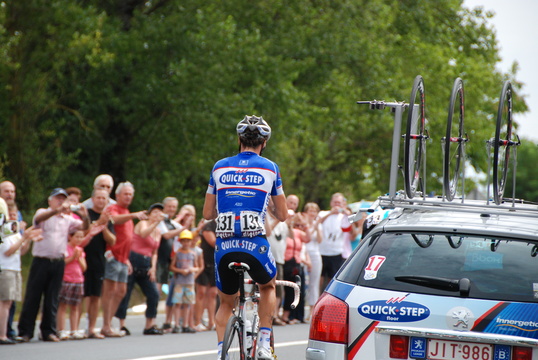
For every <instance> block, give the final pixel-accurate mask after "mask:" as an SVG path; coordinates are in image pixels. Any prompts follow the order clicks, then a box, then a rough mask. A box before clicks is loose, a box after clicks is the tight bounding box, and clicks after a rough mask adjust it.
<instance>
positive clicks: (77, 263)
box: [56, 230, 86, 340]
mask: <svg viewBox="0 0 538 360" xmlns="http://www.w3.org/2000/svg"><path fill="white" fill-rule="evenodd" d="M68 238H69V242H68V244H67V252H66V254H65V255H66V256H65V270H64V278H63V283H62V289H61V290H60V297H59V305H58V315H57V322H56V327H57V328H58V333H59V338H60V340H67V339H84V335H83V334H80V333H79V332H78V322H79V314H78V312H79V308H80V303H81V301H82V298H83V296H84V271H86V258H85V254H84V250H83V249H82V247H80V244H81V243H82V241H83V240H84V232H83V231H82V230H77V231H75V232H73V233H72V234H69V236H68ZM67 307H69V311H70V312H69V322H70V324H71V334H69V331H66V330H64V327H65V314H66V312H67Z"/></svg>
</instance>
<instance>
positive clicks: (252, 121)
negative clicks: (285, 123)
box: [236, 115, 271, 140]
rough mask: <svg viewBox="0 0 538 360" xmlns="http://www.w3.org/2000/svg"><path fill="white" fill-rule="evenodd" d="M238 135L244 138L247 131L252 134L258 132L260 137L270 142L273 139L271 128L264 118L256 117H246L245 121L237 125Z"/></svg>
mask: <svg viewBox="0 0 538 360" xmlns="http://www.w3.org/2000/svg"><path fill="white" fill-rule="evenodd" d="M236 129H237V135H239V136H242V135H243V134H245V131H247V129H248V130H249V131H251V132H258V134H259V135H258V136H259V137H261V138H264V139H265V140H269V139H270V138H271V127H270V126H269V124H267V122H266V121H265V120H263V117H261V116H259V117H258V116H256V115H252V116H249V115H246V116H245V118H244V119H243V120H241V121H240V122H239V123H238V124H237V128H236Z"/></svg>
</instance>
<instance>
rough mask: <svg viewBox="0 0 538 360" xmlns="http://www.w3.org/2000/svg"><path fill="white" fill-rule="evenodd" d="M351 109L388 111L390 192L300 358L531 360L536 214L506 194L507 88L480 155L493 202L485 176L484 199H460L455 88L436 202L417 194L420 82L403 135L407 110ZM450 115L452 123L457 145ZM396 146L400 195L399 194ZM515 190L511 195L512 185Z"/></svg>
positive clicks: (323, 300) (535, 342)
mask: <svg viewBox="0 0 538 360" xmlns="http://www.w3.org/2000/svg"><path fill="white" fill-rule="evenodd" d="M415 99H420V101H421V102H420V105H418V106H417V105H414V100H415ZM358 103H363V104H369V105H370V109H383V108H385V107H391V108H392V110H393V113H395V130H394V136H393V139H394V141H395V146H394V145H393V154H392V165H391V166H392V168H391V180H390V187H391V188H390V189H389V193H388V195H387V196H382V197H380V198H379V199H378V200H379V201H378V202H377V203H376V209H372V211H375V212H373V214H372V215H371V218H370V219H369V220H368V219H367V221H365V224H370V225H374V226H368V229H367V230H368V232H367V234H366V235H365V236H363V240H362V241H361V243H360V244H359V246H358V247H357V249H356V250H355V251H354V252H353V253H352V254H351V256H350V257H349V258H348V259H347V260H346V262H345V263H344V264H343V265H342V267H341V268H340V270H339V271H338V273H337V274H336V275H335V277H334V278H333V279H332V281H331V282H330V283H329V285H328V286H327V288H326V289H325V291H324V292H323V294H322V295H321V297H320V298H319V300H318V302H317V303H316V305H315V306H314V307H313V309H312V312H311V324H310V333H309V340H308V345H307V349H306V359H308V360H353V359H355V360H357V359H360V360H365V359H368V360H391V359H417V360H453V359H456V360H538V256H537V255H538V221H537V219H538V205H537V204H533V203H529V202H525V201H522V200H515V196H512V198H510V199H507V198H505V197H504V196H503V192H504V188H505V185H506V179H507V174H508V169H509V166H510V160H511V152H512V151H513V152H515V149H516V147H517V145H519V143H520V142H519V138H517V137H514V135H513V133H512V128H511V127H512V122H511V113H512V111H511V106H512V90H511V86H510V83H509V82H505V84H504V86H503V90H502V92H501V97H500V100H499V112H498V117H497V127H496V132H495V137H494V138H492V139H491V140H489V141H488V151H490V147H492V148H494V150H493V154H494V155H493V161H492V162H493V199H491V198H490V196H489V195H490V193H489V185H490V184H489V177H488V194H487V196H486V200H469V199H465V197H464V196H463V195H460V196H458V195H457V193H458V192H461V193H464V190H463V183H464V181H463V177H464V174H463V176H462V177H460V174H461V173H462V169H464V168H465V164H464V163H463V164H461V163H460V161H461V160H462V159H464V158H465V155H464V151H463V148H464V146H465V142H466V141H467V139H466V138H464V137H463V135H462V134H464V131H463V113H464V111H463V82H462V81H461V79H459V78H458V79H456V81H455V83H454V87H453V91H452V96H451V102H450V106H449V110H454V111H451V112H449V119H448V124H447V136H446V137H445V138H443V141H444V142H443V146H445V145H446V148H445V151H444V171H443V173H444V174H443V196H439V197H426V196H425V195H424V194H425V193H427V192H426V191H425V185H424V184H425V176H422V175H421V174H422V170H421V169H420V165H421V161H424V167H425V160H424V159H425V157H424V156H422V155H425V151H423V150H424V149H423V147H424V146H425V145H424V144H425V139H427V138H428V135H427V132H426V131H424V124H425V122H424V113H425V111H424V84H423V81H422V78H421V77H420V76H417V78H416V79H415V83H414V85H413V91H412V96H411V101H410V105H409V106H408V107H409V109H410V110H409V112H410V113H409V116H408V126H407V130H406V134H405V135H403V136H401V134H400V132H399V129H400V125H399V122H400V121H401V113H402V111H403V109H404V108H405V107H406V106H407V105H406V104H403V103H385V102H380V101H376V100H374V101H370V102H358ZM412 109H416V110H418V111H417V112H416V113H415V114H412ZM417 113H418V115H417ZM453 113H458V115H459V120H458V121H457V122H456V124H458V126H459V128H458V129H457V130H458V131H457V132H456V133H457V134H456V135H455V136H452V135H451V134H452V133H451V131H454V127H453V126H452V125H451V123H452V115H454V114H453ZM417 116H418V118H417ZM409 124H411V125H409ZM417 124H418V125H417ZM397 125H398V126H397ZM417 129H418V130H417ZM402 137H403V138H404V141H405V144H404V145H405V146H404V148H405V152H406V153H405V154H404V158H405V160H406V162H405V164H406V165H404V167H403V172H404V177H405V183H404V188H405V191H399V192H395V191H394V189H395V186H396V181H395V178H396V175H397V172H398V167H397V161H398V159H399V157H398V153H397V151H398V149H399V143H398V142H397V141H399V139H400V138H402ZM413 142H414V143H413ZM409 149H411V150H409ZM395 150H396V152H395ZM514 157H515V156H514ZM488 159H489V158H488ZM514 164H515V162H514ZM424 172H425V170H424ZM513 173H514V174H515V173H516V168H515V165H514V168H513ZM393 175H394V176H393ZM488 176H489V175H488ZM460 182H461V184H462V185H461V190H459V189H460V188H459V184H460ZM513 182H514V184H513V186H514V188H513V193H515V190H514V189H515V177H514V181H513ZM419 187H422V189H420V190H422V191H419ZM380 209H381V210H380ZM356 217H357V218H362V215H361V216H356ZM351 220H353V219H351Z"/></svg>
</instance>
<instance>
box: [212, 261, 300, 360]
mask: <svg viewBox="0 0 538 360" xmlns="http://www.w3.org/2000/svg"><path fill="white" fill-rule="evenodd" d="M228 268H229V269H233V270H234V271H235V272H236V273H237V274H238V276H239V297H238V299H237V305H236V308H234V309H233V315H234V316H236V317H237V318H238V319H239V321H238V322H237V323H236V326H238V327H239V329H238V331H239V332H241V334H242V338H243V341H240V342H239V343H240V347H241V348H240V349H239V351H240V353H241V354H242V355H241V356H240V358H242V359H247V360H254V359H255V358H256V348H257V342H258V330H259V317H258V314H257V304H258V302H259V293H258V292H257V290H256V289H257V284H256V283H255V282H254V281H253V280H252V279H245V271H247V272H248V271H249V270H250V267H249V266H248V264H245V263H236V262H232V263H230V264H228ZM276 283H277V285H283V286H289V287H292V288H293V289H294V301H293V303H292V304H291V307H292V309H294V308H295V307H296V306H297V304H298V303H299V300H300V288H299V286H298V285H297V284H296V283H293V282H291V281H283V280H277V281H276ZM245 284H251V285H253V286H254V287H255V288H254V291H252V292H251V293H253V295H249V296H247V292H246V290H245ZM249 301H252V302H253V304H254V305H255V306H254V310H255V311H254V317H253V319H252V320H253V321H252V333H251V335H250V336H251V337H252V344H251V346H250V347H249V344H248V341H247V339H248V337H247V332H248V330H249V329H247V326H246V325H247V321H248V320H249V319H248V318H247V309H246V304H247V303H248V302H249ZM228 331H231V329H228V325H227V329H226V333H228ZM227 338H228V337H227V336H226V334H225V341H226V340H227ZM223 347H227V346H224V345H223ZM228 350H229V349H228V348H226V349H225V350H223V354H224V352H225V351H228ZM223 356H224V355H223Z"/></svg>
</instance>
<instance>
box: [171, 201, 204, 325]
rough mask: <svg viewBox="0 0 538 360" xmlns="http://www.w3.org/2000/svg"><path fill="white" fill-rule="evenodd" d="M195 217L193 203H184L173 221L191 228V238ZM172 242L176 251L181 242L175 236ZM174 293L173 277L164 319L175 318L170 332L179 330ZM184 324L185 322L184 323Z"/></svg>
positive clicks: (194, 231)
mask: <svg viewBox="0 0 538 360" xmlns="http://www.w3.org/2000/svg"><path fill="white" fill-rule="evenodd" d="M195 219H196V209H195V207H194V206H193V205H190V204H185V205H183V206H182V207H181V209H180V210H179V213H178V215H177V216H176V218H175V221H176V222H177V223H179V225H180V226H181V229H182V230H185V229H187V230H192V234H193V240H194V239H195V238H196V236H198V230H194V220H195ZM174 239H175V240H174V242H173V244H172V251H173V252H176V251H178V250H179V248H180V247H181V243H180V242H179V240H178V238H177V236H176V237H175V238H174ZM173 293H174V281H173V279H171V280H170V283H169V284H168V294H169V296H168V298H167V299H166V306H167V308H170V309H171V311H170V313H167V317H166V320H165V323H167V324H171V323H172V317H173V318H175V325H174V327H173V329H172V333H174V334H177V333H179V332H180V328H179V322H180V320H179V319H180V306H179V305H174V304H172V295H173ZM184 325H185V324H184Z"/></svg>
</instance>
